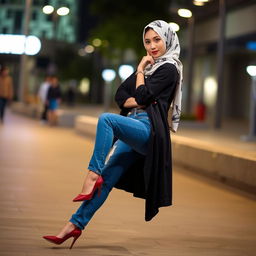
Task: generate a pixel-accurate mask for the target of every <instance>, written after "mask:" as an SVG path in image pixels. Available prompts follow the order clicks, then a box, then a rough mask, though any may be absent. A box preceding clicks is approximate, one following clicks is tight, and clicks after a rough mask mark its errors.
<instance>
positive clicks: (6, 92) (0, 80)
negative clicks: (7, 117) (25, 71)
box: [0, 66, 13, 123]
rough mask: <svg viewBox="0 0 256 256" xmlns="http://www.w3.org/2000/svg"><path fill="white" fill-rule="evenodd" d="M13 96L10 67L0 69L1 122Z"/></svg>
mask: <svg viewBox="0 0 256 256" xmlns="http://www.w3.org/2000/svg"><path fill="white" fill-rule="evenodd" d="M12 98H13V84H12V78H11V77H10V75H9V68H8V67H4V66H3V67H1V69H0V122H1V123H3V122H4V114H5V107H6V104H7V102H8V101H9V100H12Z"/></svg>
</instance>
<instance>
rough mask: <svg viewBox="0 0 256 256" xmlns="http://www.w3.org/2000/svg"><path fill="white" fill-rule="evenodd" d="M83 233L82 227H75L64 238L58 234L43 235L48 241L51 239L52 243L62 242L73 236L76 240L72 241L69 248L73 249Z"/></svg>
mask: <svg viewBox="0 0 256 256" xmlns="http://www.w3.org/2000/svg"><path fill="white" fill-rule="evenodd" d="M81 234H82V231H81V229H79V228H75V229H74V230H72V231H71V232H70V233H68V234H66V235H65V236H64V237H63V238H59V237H57V236H43V238H44V239H45V240H47V241H49V242H50V243H54V244H62V243H63V242H65V241H66V240H67V239H69V238H70V237H73V238H74V240H73V242H72V244H71V245H70V247H69V249H72V247H73V245H74V243H75V241H76V240H77V239H78V237H79V236H80V235H81Z"/></svg>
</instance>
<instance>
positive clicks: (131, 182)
mask: <svg viewBox="0 0 256 256" xmlns="http://www.w3.org/2000/svg"><path fill="white" fill-rule="evenodd" d="M178 76H179V75H178V72H177V69H176V67H175V66H174V65H173V64H170V63H166V64H163V65H162V66H160V67H159V68H158V69H157V70H156V71H155V72H154V73H153V74H152V75H151V76H149V77H147V78H146V79H145V84H144V85H141V86H139V87H138V88H137V89H136V75H135V73H133V74H132V75H131V76H130V77H128V78H127V79H126V80H125V81H124V82H123V83H122V84H121V85H120V86H119V88H118V90H117V92H116V95H115V101H116V103H117V104H118V106H119V107H120V108H121V112H120V114H121V115H124V116H126V115H127V114H128V112H129V111H130V109H129V108H125V107H123V104H124V103H125V101H126V100H127V99H128V98H129V97H135V100H136V102H137V103H138V104H139V105H146V111H147V113H148V116H149V118H150V121H151V127H152V129H151V134H150V139H149V144H148V150H147V154H146V156H143V155H141V157H140V158H139V160H138V161H136V162H135V163H134V164H133V165H132V166H130V167H129V168H128V170H127V171H126V172H125V173H124V174H123V175H122V177H121V178H120V180H119V181H118V183H117V184H116V185H115V187H116V188H119V189H123V190H125V191H128V192H131V193H133V195H134V196H135V197H139V198H144V199H146V208H145V220H146V221H150V220H151V219H152V218H153V217H154V216H155V215H156V214H157V213H158V211H159V210H158V208H159V207H162V206H169V205H171V204H172V159H171V153H172V152H171V139H170V131H169V125H168V121H167V112H168V109H169V107H170V104H171V102H172V100H173V97H174V93H175V88H176V84H177V79H178Z"/></svg>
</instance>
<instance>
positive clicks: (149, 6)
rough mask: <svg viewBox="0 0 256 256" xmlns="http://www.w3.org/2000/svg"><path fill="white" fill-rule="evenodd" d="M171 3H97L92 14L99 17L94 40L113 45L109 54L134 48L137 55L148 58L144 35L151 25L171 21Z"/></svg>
mask: <svg viewBox="0 0 256 256" xmlns="http://www.w3.org/2000/svg"><path fill="white" fill-rule="evenodd" d="M169 3H170V1H169V0H159V1H148V0H129V1H127V0H118V1H116V0H115V1H113V0H95V1H92V4H91V14H92V15H96V16H97V17H98V22H97V25H96V27H95V28H94V29H93V30H92V31H91V35H90V37H91V39H93V38H96V37H97V38H100V39H103V40H107V41H108V42H109V47H108V48H107V49H105V52H106V51H107V52H108V53H111V52H112V50H113V49H121V50H124V49H127V48H132V49H134V50H135V52H136V53H137V55H142V54H144V48H143V42H142V31H143V28H144V26H145V25H146V24H148V23H149V22H151V21H153V20H156V19H162V20H166V21H168V20H169V19H170V14H169V11H168V10H169Z"/></svg>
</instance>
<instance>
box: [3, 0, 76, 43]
mask: <svg viewBox="0 0 256 256" xmlns="http://www.w3.org/2000/svg"><path fill="white" fill-rule="evenodd" d="M0 4H1V8H0V33H1V34H22V32H23V31H22V28H23V25H24V24H23V23H24V18H23V17H24V9H25V8H24V6H25V1H24V0H23V1H21V0H1V1H0ZM45 5H51V6H52V7H54V11H53V12H52V13H51V14H45V13H44V12H43V10H42V8H43V7H44V6H45ZM60 7H67V8H69V10H70V11H69V14H68V15H63V16H61V15H58V13H57V9H58V8H60ZM76 19H77V4H76V3H75V1H72V0H61V1H58V0H48V1H45V0H34V1H32V6H31V17H30V24H29V33H30V34H31V35H35V36H37V37H39V38H43V39H48V40H52V39H55V40H59V41H64V42H70V43H74V42H76V38H77V33H76V28H77V26H76V23H77V20H76Z"/></svg>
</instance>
